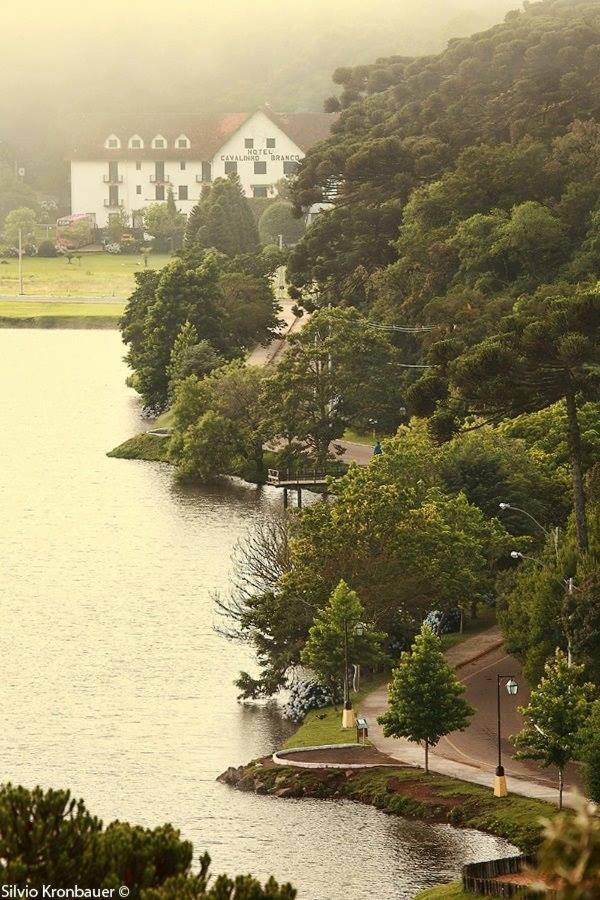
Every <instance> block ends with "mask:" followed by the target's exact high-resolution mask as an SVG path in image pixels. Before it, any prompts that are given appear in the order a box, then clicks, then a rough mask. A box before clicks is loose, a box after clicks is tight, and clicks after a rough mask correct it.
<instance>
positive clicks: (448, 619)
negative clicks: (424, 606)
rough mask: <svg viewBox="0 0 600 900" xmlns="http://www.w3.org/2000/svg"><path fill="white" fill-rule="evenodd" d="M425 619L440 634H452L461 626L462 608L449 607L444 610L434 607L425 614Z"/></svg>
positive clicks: (435, 632)
mask: <svg viewBox="0 0 600 900" xmlns="http://www.w3.org/2000/svg"><path fill="white" fill-rule="evenodd" d="M423 621H424V624H425V625H429V627H430V628H431V630H432V631H433V633H434V634H437V635H438V636H439V635H442V634H450V633H451V632H453V631H458V630H459V628H460V609H449V610H447V611H446V612H442V610H440V609H433V610H432V611H431V612H430V613H428V614H427V615H426V616H425V619H424V620H423Z"/></svg>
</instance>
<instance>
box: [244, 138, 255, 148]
mask: <svg viewBox="0 0 600 900" xmlns="http://www.w3.org/2000/svg"><path fill="white" fill-rule="evenodd" d="M244 147H245V148H246V150H252V148H253V147H254V138H246V139H245V141H244Z"/></svg>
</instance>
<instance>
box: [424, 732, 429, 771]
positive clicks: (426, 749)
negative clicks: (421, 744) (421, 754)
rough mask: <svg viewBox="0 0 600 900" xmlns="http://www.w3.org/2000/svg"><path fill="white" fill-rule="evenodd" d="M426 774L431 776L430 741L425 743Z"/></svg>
mask: <svg viewBox="0 0 600 900" xmlns="http://www.w3.org/2000/svg"><path fill="white" fill-rule="evenodd" d="M425 774H426V775H429V741H427V740H426V741H425Z"/></svg>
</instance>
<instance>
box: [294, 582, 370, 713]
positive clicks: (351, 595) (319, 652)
mask: <svg viewBox="0 0 600 900" xmlns="http://www.w3.org/2000/svg"><path fill="white" fill-rule="evenodd" d="M364 616H365V610H364V607H363V605H362V603H361V602H360V600H359V598H358V594H357V593H356V591H353V590H351V589H350V588H349V587H348V585H347V584H346V582H345V581H343V580H342V581H340V582H339V583H338V585H337V587H336V588H335V590H334V591H333V592H332V594H331V596H330V598H329V602H328V604H327V606H326V607H325V608H324V609H322V610H320V611H319V612H317V614H316V616H315V619H314V622H313V624H312V625H311V627H310V630H309V632H308V640H307V641H306V644H305V645H304V649H303V650H302V656H301V659H302V662H303V663H304V665H306V666H308V667H309V668H310V669H312V670H313V671H314V672H315V673H316V674H317V676H318V677H319V678H320V679H321V680H322V681H323V683H324V684H326V685H327V686H328V687H329V688H330V689H331V692H332V694H333V696H334V697H337V696H338V690H339V685H340V683H342V682H343V680H344V678H345V677H346V673H345V665H346V650H347V657H348V663H349V664H350V663H358V664H367V663H376V662H379V661H381V659H382V657H383V651H382V645H383V641H384V639H385V634H384V633H383V632H380V631H376V630H375V629H374V628H373V627H372V626H371V625H368V624H366V623H364V621H363V620H364ZM360 625H362V626H363V627H362V628H361V630H360V633H358V632H357V626H360Z"/></svg>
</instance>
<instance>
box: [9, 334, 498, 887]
mask: <svg viewBox="0 0 600 900" xmlns="http://www.w3.org/2000/svg"><path fill="white" fill-rule="evenodd" d="M123 353H124V348H123V346H122V344H121V342H120V339H119V336H118V334H117V333H116V332H113V331H69V330H64V331H59V330H56V331H54V330H53V331H42V330H23V329H15V330H12V329H10V330H8V329H7V330H1V331H0V374H1V383H2V385H3V390H2V413H3V415H2V424H3V427H2V432H1V434H0V443H1V465H0V500H1V502H0V518H1V526H2V532H1V533H2V544H1V546H2V561H1V574H0V579H1V591H0V598H1V599H0V603H1V616H2V619H1V620H2V627H1V629H0V666H1V684H2V692H3V709H2V729H1V730H0V779H1V780H3V781H12V782H15V783H21V784H24V785H26V786H28V787H32V786H34V785H36V784H41V785H43V786H44V787H56V788H59V787H61V788H66V787H68V788H70V789H71V790H72V792H73V793H74V794H75V795H77V796H81V797H83V798H84V799H85V801H86V804H87V806H88V808H89V809H90V810H91V811H92V812H93V813H94V814H97V815H99V816H100V817H101V818H102V819H103V820H104V821H105V822H108V821H110V820H111V819H114V818H119V819H126V820H129V821H131V822H133V823H139V824H142V825H146V826H155V825H159V824H161V823H163V822H165V821H168V822H171V823H172V824H173V825H175V826H176V827H178V828H180V829H181V831H182V833H183V835H184V836H185V837H186V838H189V839H191V840H192V841H193V843H194V847H195V850H196V853H197V854H199V853H200V852H202V851H204V850H205V849H208V851H209V852H210V854H211V856H212V858H213V871H215V872H218V871H229V872H231V873H237V872H241V871H243V872H252V873H253V874H255V875H256V876H258V877H261V878H264V877H266V876H267V875H269V874H271V873H273V874H274V875H275V876H276V878H278V879H279V880H290V881H292V882H293V883H294V884H295V885H296V886H297V887H298V888H299V889H300V890H299V896H300V898H303V900H362V898H367V897H368V898H374V897H376V898H377V900H399V898H410V897H413V896H414V894H415V893H416V892H417V891H418V890H419V889H420V888H421V887H424V886H427V885H430V884H434V883H436V882H439V881H444V880H450V878H451V877H452V876H455V875H456V874H457V873H458V872H459V871H460V867H461V865H462V864H463V863H465V862H470V861H474V860H479V859H486V858H490V857H492V856H501V855H505V854H506V853H507V852H510V850H511V848H510V846H509V845H507V844H506V843H505V842H503V841H500V840H497V839H495V838H493V837H490V836H486V835H482V834H479V833H477V832H473V831H461V830H458V829H454V828H451V827H449V826H431V825H426V824H423V823H419V822H413V821H410V822H409V821H405V820H403V819H398V818H392V817H389V816H386V815H384V814H383V813H380V812H378V811H376V810H374V809H371V808H368V807H364V806H362V805H358V804H352V803H347V802H325V801H310V800H306V801H304V800H300V801H291V800H278V799H275V798H271V797H258V796H255V795H251V794H243V793H238V792H236V791H233V790H232V789H230V788H228V787H226V786H224V785H221V784H218V783H217V782H216V781H215V778H216V776H217V775H218V774H219V773H220V772H222V771H223V770H224V769H225V768H227V766H229V765H238V764H241V763H244V762H247V761H249V760H250V759H252V758H254V757H257V756H259V755H262V754H266V753H268V752H270V751H271V750H273V749H274V748H275V746H276V745H277V744H278V742H279V741H280V740H281V739H282V738H283V737H284V736H285V735H287V734H289V725H288V724H287V723H285V722H284V721H283V720H282V719H281V717H280V715H279V713H278V710H277V707H276V706H275V705H268V706H244V705H241V704H239V703H238V702H237V701H236V689H235V687H234V685H233V680H234V678H235V676H236V675H237V673H238V672H239V670H240V669H241V668H244V667H248V666H252V659H251V657H250V656H249V653H248V650H247V648H244V647H241V646H239V645H237V644H234V643H230V642H228V641H226V640H225V639H224V638H222V637H221V636H220V635H219V634H218V633H217V632H216V631H215V627H214V626H215V624H216V622H217V621H218V618H217V616H216V614H215V609H214V599H213V598H214V592H215V591H226V590H227V586H228V583H229V577H230V564H231V563H230V557H231V553H232V551H233V549H234V547H235V545H236V543H237V541H238V540H239V539H240V538H242V537H243V536H244V535H245V534H246V533H247V532H248V530H249V529H251V528H252V527H253V525H254V524H255V523H257V522H259V521H260V520H261V519H262V518H263V517H264V516H265V515H266V514H267V513H268V511H269V509H270V508H272V507H273V506H274V505H276V504H277V503H280V502H281V498H280V497H279V495H278V494H277V493H276V491H275V490H274V489H272V488H265V489H258V488H255V487H251V486H245V485H239V484H236V485H234V484H224V485H221V486H219V487H211V488H206V489H202V490H199V489H185V488H181V487H179V486H178V485H177V484H176V483H175V482H174V480H173V477H172V473H171V471H170V470H169V468H168V467H167V466H165V465H162V464H156V463H144V462H131V461H126V460H116V459H109V458H108V457H107V456H106V452H107V451H108V450H110V449H111V448H112V447H114V446H115V445H116V444H118V443H120V442H121V441H122V440H124V439H125V438H127V437H130V436H131V435H133V434H135V433H136V432H138V431H140V430H142V429H143V428H144V427H147V425H144V423H143V422H142V421H141V420H140V417H139V405H138V401H137V399H136V395H135V393H134V392H133V391H132V390H130V389H128V388H127V387H126V386H125V377H126V374H127V370H126V366H125V364H124V362H123V359H122V357H123ZM348 856H350V857H351V858H352V859H353V860H354V863H355V865H354V870H353V872H352V873H347V872H346V874H345V875H344V878H343V879H342V878H341V872H342V869H344V870H345V869H346V867H345V866H344V867H343V866H342V865H341V862H342V860H343V859H344V858H347V857H348Z"/></svg>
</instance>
